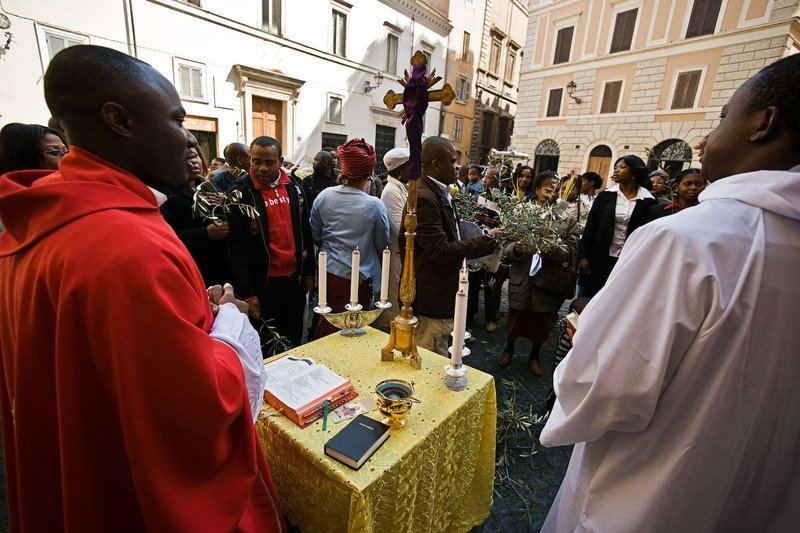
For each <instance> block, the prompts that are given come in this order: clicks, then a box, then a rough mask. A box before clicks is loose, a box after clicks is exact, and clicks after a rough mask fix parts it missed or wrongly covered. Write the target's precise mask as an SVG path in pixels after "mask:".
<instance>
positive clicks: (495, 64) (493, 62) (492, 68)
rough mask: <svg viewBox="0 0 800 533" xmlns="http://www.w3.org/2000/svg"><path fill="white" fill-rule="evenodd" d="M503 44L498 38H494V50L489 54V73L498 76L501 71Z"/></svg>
mask: <svg viewBox="0 0 800 533" xmlns="http://www.w3.org/2000/svg"><path fill="white" fill-rule="evenodd" d="M501 51H502V44H500V40H499V39H497V38H492V48H491V50H490V52H489V72H493V73H495V74H497V73H498V72H499V71H500V53H501Z"/></svg>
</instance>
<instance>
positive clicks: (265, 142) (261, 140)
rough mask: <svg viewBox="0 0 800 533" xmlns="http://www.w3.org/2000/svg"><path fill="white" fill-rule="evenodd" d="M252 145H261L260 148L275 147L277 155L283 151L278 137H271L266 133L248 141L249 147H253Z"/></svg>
mask: <svg viewBox="0 0 800 533" xmlns="http://www.w3.org/2000/svg"><path fill="white" fill-rule="evenodd" d="M253 146H261V147H262V148H275V151H276V152H278V155H279V156H281V155H283V151H282V150H281V143H280V142H278V139H275V138H273V137H268V136H266V135H262V136H261V137H256V138H255V139H253V142H251V143H250V149H251V150H252V149H253Z"/></svg>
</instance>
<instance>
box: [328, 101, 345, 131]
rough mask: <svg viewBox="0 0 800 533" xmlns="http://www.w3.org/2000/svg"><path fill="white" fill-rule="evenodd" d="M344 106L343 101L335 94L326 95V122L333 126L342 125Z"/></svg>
mask: <svg viewBox="0 0 800 533" xmlns="http://www.w3.org/2000/svg"><path fill="white" fill-rule="evenodd" d="M343 106H344V99H343V98H342V97H341V96H339V95H336V94H329V95H328V122H333V123H334V124H344V113H343V112H342V107H343Z"/></svg>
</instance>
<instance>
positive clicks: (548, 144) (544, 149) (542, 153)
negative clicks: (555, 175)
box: [533, 139, 561, 174]
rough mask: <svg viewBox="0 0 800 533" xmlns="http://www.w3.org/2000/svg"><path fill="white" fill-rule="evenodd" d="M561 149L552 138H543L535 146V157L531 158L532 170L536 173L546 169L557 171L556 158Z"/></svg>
mask: <svg viewBox="0 0 800 533" xmlns="http://www.w3.org/2000/svg"><path fill="white" fill-rule="evenodd" d="M560 156H561V149H560V148H559V147H558V143H557V142H555V141H554V140H553V139H545V140H543V141H542V142H540V143H539V146H537V147H536V157H535V158H534V160H533V172H534V174H538V173H539V172H544V171H546V170H552V171H553V172H558V159H559V157H560Z"/></svg>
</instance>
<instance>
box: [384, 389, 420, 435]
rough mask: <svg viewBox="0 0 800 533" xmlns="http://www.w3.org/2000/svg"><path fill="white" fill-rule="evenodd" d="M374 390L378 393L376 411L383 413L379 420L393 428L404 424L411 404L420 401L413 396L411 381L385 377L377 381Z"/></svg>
mask: <svg viewBox="0 0 800 533" xmlns="http://www.w3.org/2000/svg"><path fill="white" fill-rule="evenodd" d="M375 392H376V393H377V394H378V402H377V403H378V411H380V412H381V414H382V415H383V417H382V418H381V422H383V423H384V424H388V425H389V426H391V427H392V428H394V429H397V428H401V427H403V426H405V425H406V416H407V415H408V412H409V411H411V404H413V403H420V401H419V400H417V399H416V398H414V382H413V381H412V382H411V383H409V382H408V381H403V380H401V379H387V380H386V381H381V382H380V383H378V385H377V386H376V387H375Z"/></svg>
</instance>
